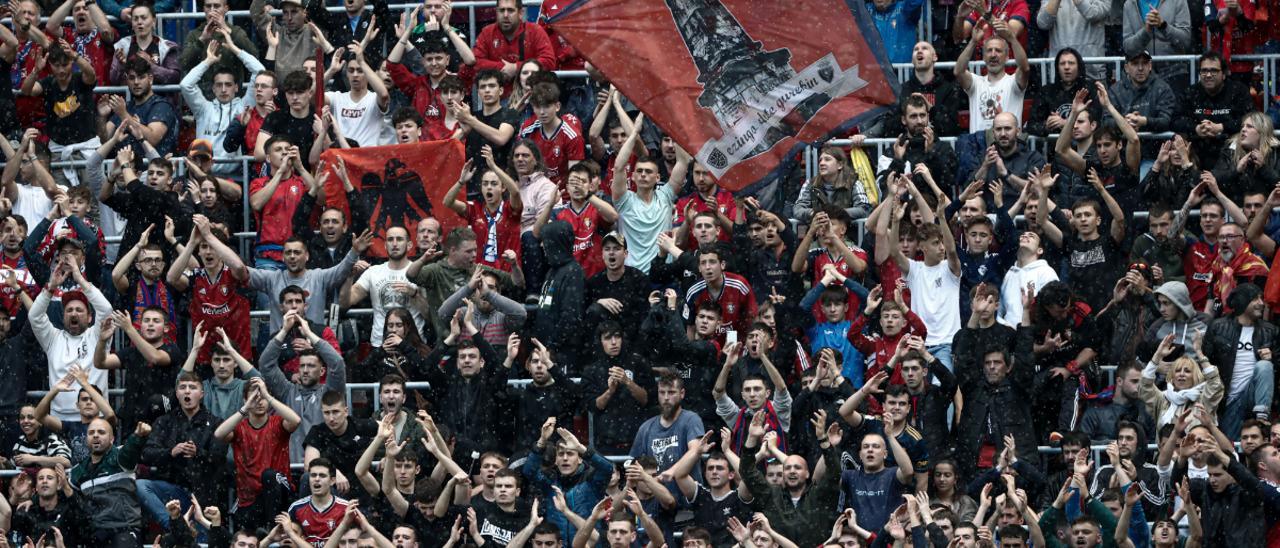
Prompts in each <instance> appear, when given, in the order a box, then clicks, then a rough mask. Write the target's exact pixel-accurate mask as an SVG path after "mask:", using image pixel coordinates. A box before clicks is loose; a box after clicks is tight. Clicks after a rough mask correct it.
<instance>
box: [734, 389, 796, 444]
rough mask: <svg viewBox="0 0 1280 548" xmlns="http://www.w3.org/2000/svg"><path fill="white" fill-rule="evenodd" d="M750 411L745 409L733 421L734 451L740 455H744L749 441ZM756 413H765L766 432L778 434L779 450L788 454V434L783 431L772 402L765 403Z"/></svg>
mask: <svg viewBox="0 0 1280 548" xmlns="http://www.w3.org/2000/svg"><path fill="white" fill-rule="evenodd" d="M748 411H750V409H743V410H742V411H739V412H738V418H737V419H735V420H734V421H733V450H734V451H735V452H737V453H738V454H739V455H741V454H742V446H743V444H744V443H746V441H747V429H748V427H749V426H750V425H751V417H752V416H754V414H752V415H748V414H747V412H748ZM756 413H764V414H765V415H764V429H765V431H766V432H769V431H772V432H777V433H778V449H781V450H782V452H783V453H786V452H787V433H786V432H784V431H783V430H782V421H780V420H778V412H777V411H775V410H774V409H773V402H772V401H767V400H766V401H765V402H764V407H761V408H760V409H759V410H758V411H756Z"/></svg>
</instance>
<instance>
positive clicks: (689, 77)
mask: <svg viewBox="0 0 1280 548" xmlns="http://www.w3.org/2000/svg"><path fill="white" fill-rule="evenodd" d="M549 2H560V3H568V4H569V5H568V6H565V7H562V9H560V11H559V13H557V14H556V15H555V16H553V17H552V18H551V19H550V20H549V22H550V25H551V27H552V28H553V29H555V30H556V32H559V33H560V34H562V35H563V36H564V37H565V38H566V39H568V40H569V42H570V43H571V44H573V46H574V47H576V48H577V49H578V51H579V52H581V53H582V55H583V56H584V57H585V58H586V59H587V60H588V61H589V62H590V63H591V64H592V65H593V66H595V67H596V68H598V69H599V70H600V72H602V73H603V74H604V75H605V77H607V78H608V79H609V80H610V82H611V83H613V84H614V85H615V86H616V87H617V88H618V90H619V91H621V92H622V94H623V95H625V96H626V97H627V98H628V99H630V100H631V101H632V102H633V103H635V104H636V105H637V106H638V107H639V108H640V109H641V110H642V111H644V112H645V114H646V116H647V117H648V119H650V120H652V121H653V122H654V123H656V124H657V125H658V127H660V128H661V129H662V130H663V131H664V132H665V133H667V134H668V135H671V136H672V137H673V138H674V139H675V140H676V142H677V143H679V144H680V145H681V146H682V147H684V149H685V150H688V151H689V152H690V153H692V154H693V155H694V156H695V157H696V158H697V159H698V161H700V162H701V163H702V164H703V165H704V166H706V167H707V169H709V170H710V171H711V172H712V173H713V174H714V175H715V176H716V177H717V178H719V180H720V182H721V184H723V185H724V186H726V187H728V188H730V189H732V190H738V189H741V188H743V187H745V186H747V185H750V184H752V183H755V182H757V181H759V180H761V179H762V178H764V177H766V176H767V175H769V174H770V173H772V172H774V171H775V170H778V169H780V168H784V167H786V165H787V162H788V160H790V159H792V158H793V157H795V152H797V150H798V149H799V148H800V147H802V146H804V144H806V143H814V142H819V141H823V140H825V139H828V138H831V137H832V136H842V135H843V134H847V133H848V131H849V130H850V129H852V128H853V126H854V125H856V124H858V123H860V122H862V121H864V120H868V119H870V118H872V117H874V116H876V115H878V114H880V113H881V112H883V110H882V109H884V108H885V107H886V106H887V105H892V104H893V103H894V101H895V100H896V94H897V79H896V78H895V77H894V74H893V69H892V66H891V65H890V64H889V62H888V58H887V57H886V56H885V53H884V47H883V45H882V44H881V43H880V38H879V34H878V33H877V32H876V29H875V26H874V24H872V21H871V17H870V15H869V14H868V13H867V11H866V7H865V6H864V4H863V2H860V1H856V0H853V1H846V0H787V1H785V2H777V1H766V0H549ZM556 7H557V8H560V7H561V6H556Z"/></svg>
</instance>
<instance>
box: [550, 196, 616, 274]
mask: <svg viewBox="0 0 1280 548" xmlns="http://www.w3.org/2000/svg"><path fill="white" fill-rule="evenodd" d="M551 219H552V220H554V221H564V222H566V223H569V226H571V227H573V259H574V260H575V261H578V264H580V265H582V272H583V274H584V275H586V277H587V279H590V278H591V277H592V276H595V275H596V274H599V273H600V272H602V271H603V270H604V257H603V256H601V255H600V251H601V245H602V244H601V236H600V230H601V227H600V224H601V222H602V221H601V220H600V210H598V209H596V206H595V205H593V204H591V203H590V202H587V203H586V204H585V205H583V206H582V211H574V210H573V206H572V205H571V204H570V205H565V206H562V207H558V208H556V209H555V210H554V211H552V212H551Z"/></svg>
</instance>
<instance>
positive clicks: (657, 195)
mask: <svg viewBox="0 0 1280 548" xmlns="http://www.w3.org/2000/svg"><path fill="white" fill-rule="evenodd" d="M675 203H676V196H675V194H674V193H672V192H671V187H670V186H668V185H660V186H658V188H655V189H653V199H652V200H650V201H649V203H645V201H644V200H641V199H640V195H639V194H636V193H635V192H632V191H630V190H628V191H627V192H626V194H623V195H622V199H620V200H618V203H616V204H614V205H615V206H616V207H617V208H618V218H619V225H620V226H621V227H622V235H623V236H624V237H626V239H627V266H634V267H636V268H638V269H640V270H641V271H642V272H644V273H646V274H648V273H649V263H652V262H653V258H654V257H657V256H658V234H659V233H661V232H662V231H664V230H670V229H671V208H672V206H673V205H675Z"/></svg>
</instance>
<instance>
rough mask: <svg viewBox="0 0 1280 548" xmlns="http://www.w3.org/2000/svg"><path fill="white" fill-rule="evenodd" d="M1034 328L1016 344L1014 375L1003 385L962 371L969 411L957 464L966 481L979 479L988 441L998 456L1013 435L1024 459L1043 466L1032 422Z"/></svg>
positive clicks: (975, 371) (1021, 331)
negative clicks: (980, 455)
mask: <svg viewBox="0 0 1280 548" xmlns="http://www.w3.org/2000/svg"><path fill="white" fill-rule="evenodd" d="M1031 332H1032V328H1029V327H1025V326H1020V327H1019V328H1018V335H1017V339H1016V341H1015V343H1014V348H1015V350H1014V352H1013V363H1012V364H1011V365H1012V370H1011V371H1010V372H1009V374H1008V375H1007V376H1006V377H1005V378H1004V380H1002V381H1001V382H1000V383H998V384H991V383H990V382H988V381H987V379H986V377H985V375H983V373H982V370H981V368H968V369H958V371H957V373H960V374H961V375H962V376H961V377H960V379H959V381H960V390H961V392H962V393H963V394H964V402H965V405H964V410H963V411H962V412H961V415H960V426H959V427H958V428H957V429H956V439H955V442H956V450H955V456H956V463H957V465H958V466H959V467H960V475H961V477H969V478H972V477H975V475H976V474H975V472H976V471H977V470H978V466H977V464H978V453H979V451H980V450H981V449H982V444H983V441H984V440H986V441H988V442H991V443H993V444H995V446H996V447H995V449H996V454H999V453H1000V451H1002V450H1004V436H1005V435H1006V434H1012V435H1013V439H1014V443H1016V444H1017V446H1018V459H1019V460H1025V461H1027V462H1028V463H1030V464H1038V463H1039V462H1040V456H1039V454H1038V453H1037V452H1036V433H1035V427H1034V426H1033V425H1032V422H1031V402H1032V401H1033V400H1034V398H1035V394H1033V393H1032V392H1033V388H1032V387H1033V383H1032V379H1033V378H1034V377H1035V358H1034V357H1033V356H1032V352H1031Z"/></svg>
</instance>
